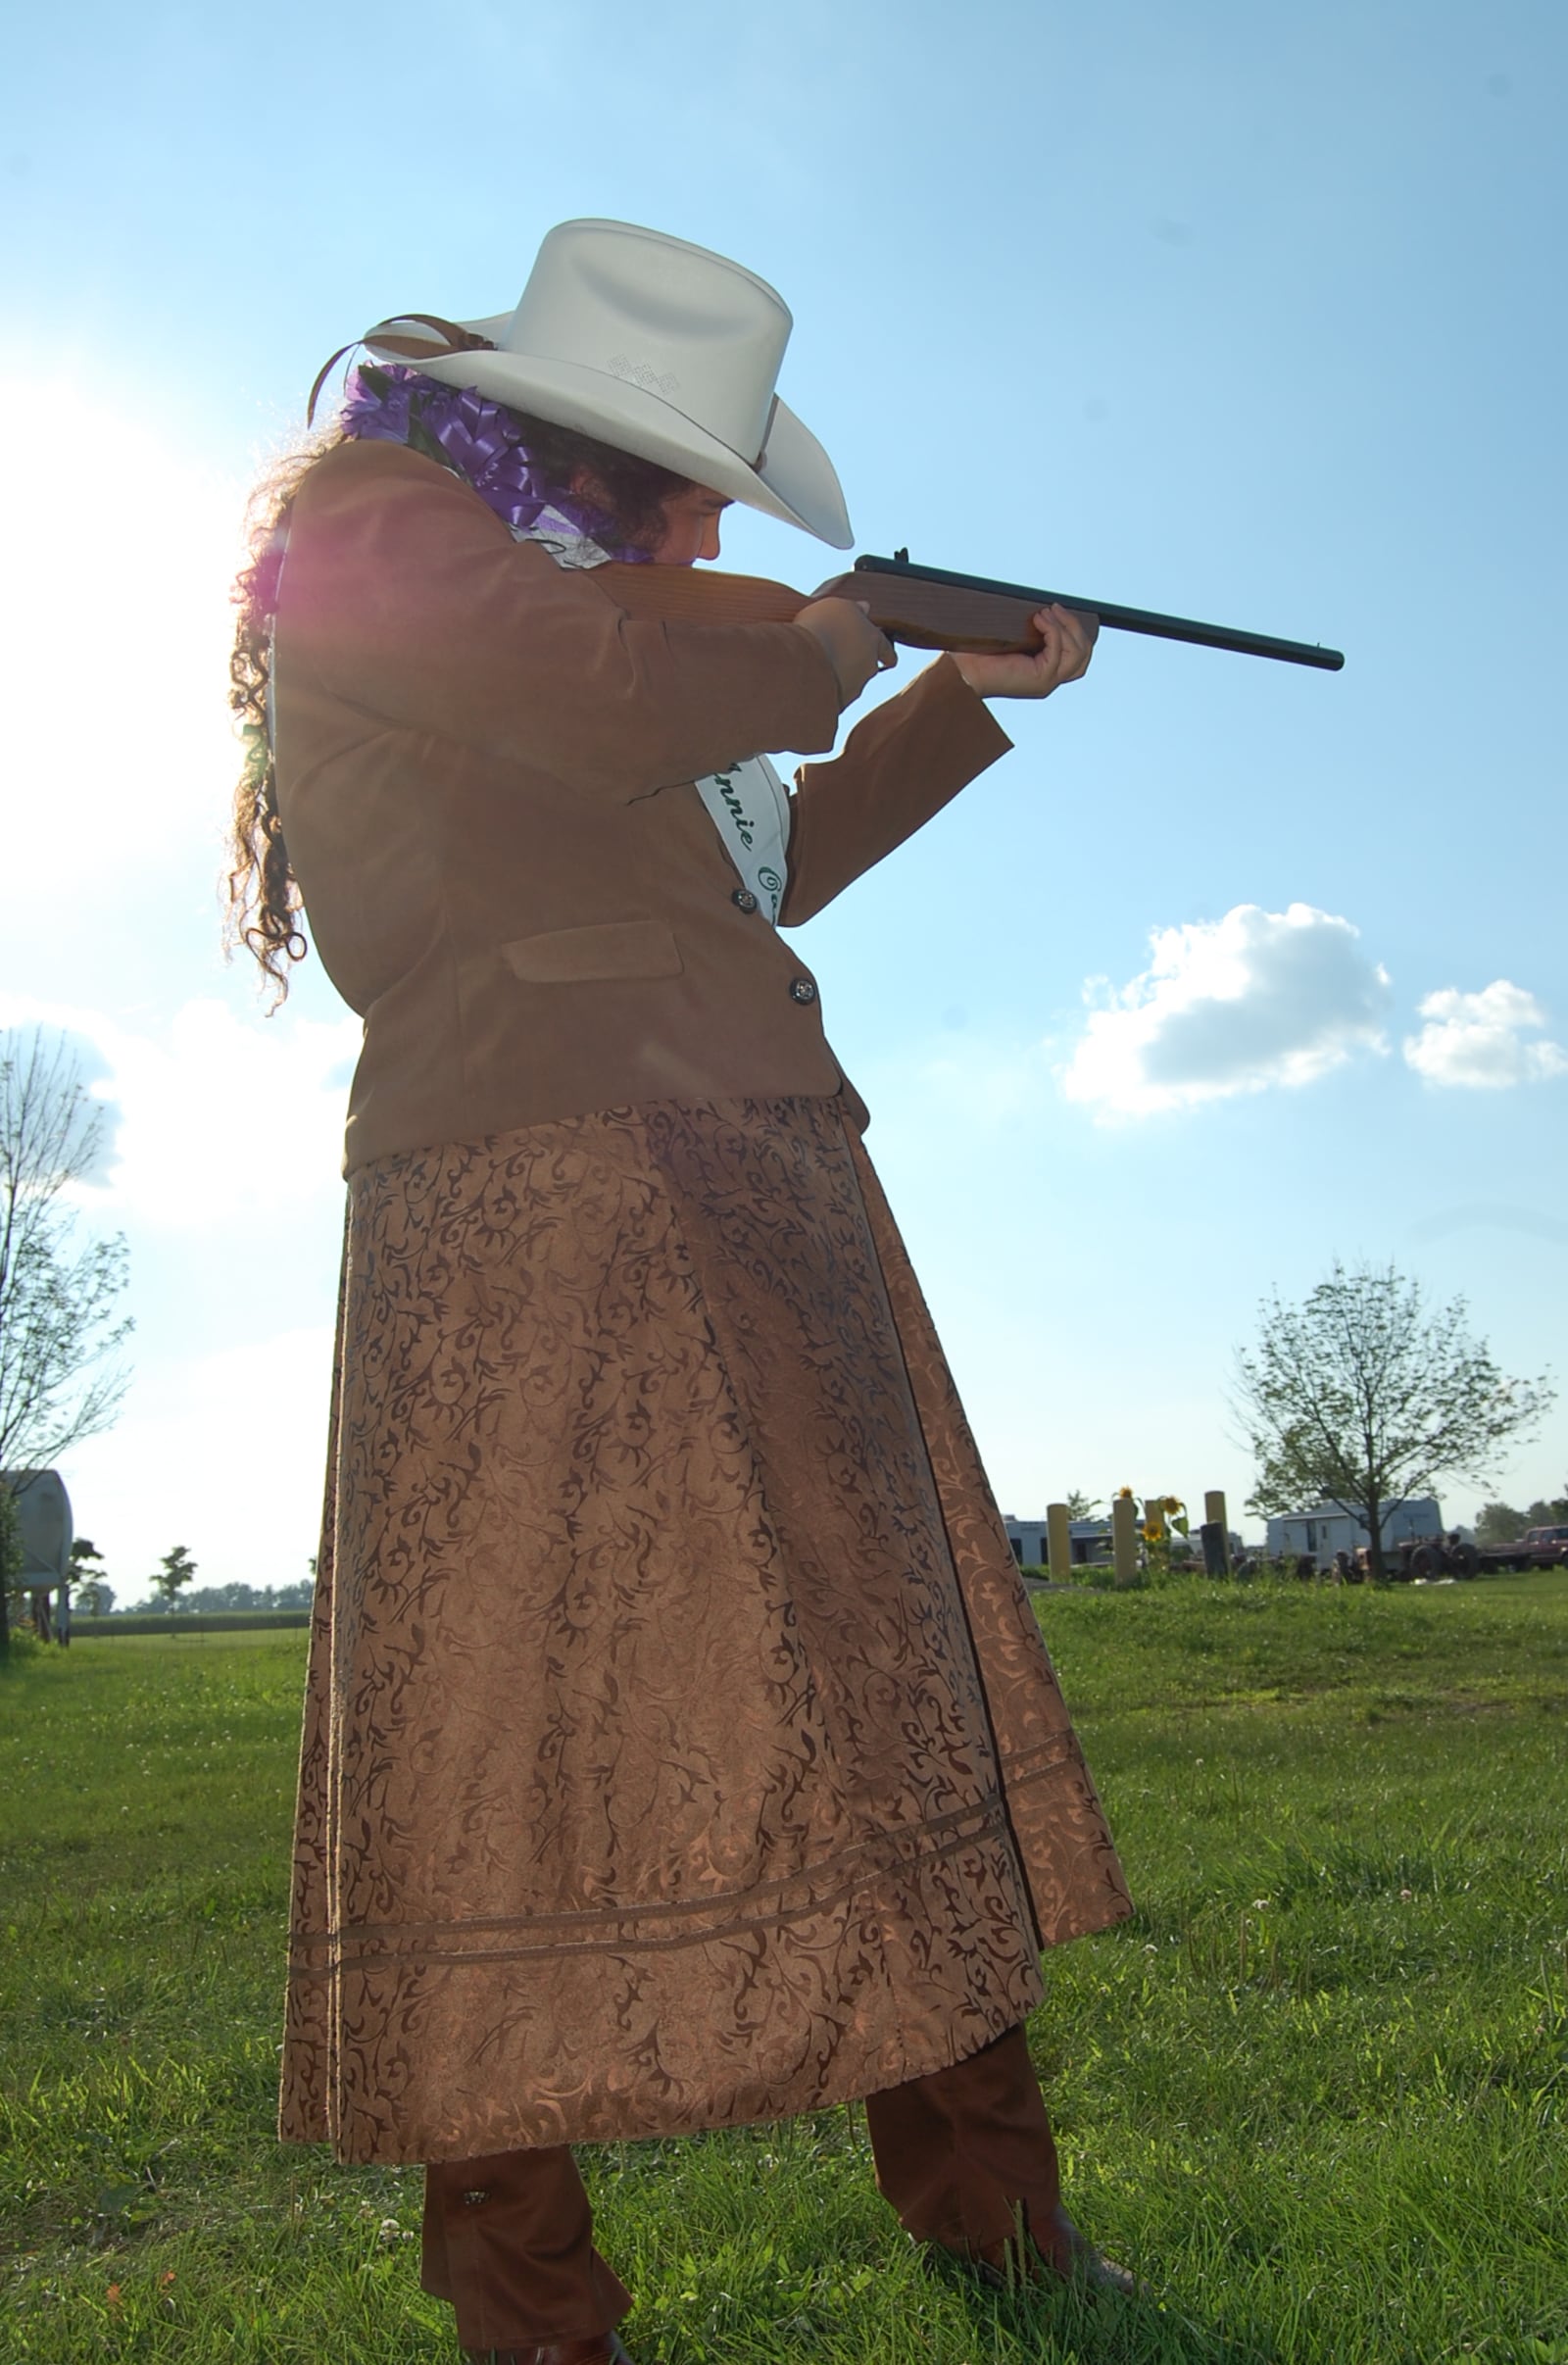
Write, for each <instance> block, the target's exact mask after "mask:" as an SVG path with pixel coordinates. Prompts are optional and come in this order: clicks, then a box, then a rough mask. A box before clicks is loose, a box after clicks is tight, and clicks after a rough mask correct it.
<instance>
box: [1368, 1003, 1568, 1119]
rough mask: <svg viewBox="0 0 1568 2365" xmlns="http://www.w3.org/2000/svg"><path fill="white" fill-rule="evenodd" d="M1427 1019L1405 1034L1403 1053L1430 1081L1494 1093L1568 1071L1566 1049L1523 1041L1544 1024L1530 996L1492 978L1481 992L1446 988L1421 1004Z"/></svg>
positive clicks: (1419, 1072) (1556, 1045)
mask: <svg viewBox="0 0 1568 2365" xmlns="http://www.w3.org/2000/svg"><path fill="white" fill-rule="evenodd" d="M1421 1016H1422V1017H1423V1018H1424V1019H1425V1020H1426V1024H1425V1025H1424V1026H1423V1027H1422V1029H1421V1032H1420V1033H1419V1034H1418V1035H1407V1036H1406V1037H1405V1043H1404V1056H1405V1058H1406V1059H1408V1061H1409V1062H1410V1065H1411V1066H1412V1067H1413V1068H1414V1069H1415V1070H1416V1072H1417V1074H1418V1075H1423V1076H1425V1078H1426V1080H1427V1082H1428V1083H1429V1084H1459V1085H1468V1086H1470V1087H1472V1088H1479V1089H1481V1090H1491V1091H1497V1090H1500V1088H1501V1087H1502V1086H1503V1085H1506V1084H1537V1083H1540V1082H1541V1081H1542V1079H1543V1078H1544V1077H1546V1076H1561V1075H1568V1052H1565V1051H1564V1050H1563V1048H1562V1045H1561V1044H1560V1043H1549V1042H1547V1043H1525V1042H1522V1041H1521V1039H1520V1038H1521V1036H1522V1035H1524V1034H1526V1033H1537V1032H1539V1031H1540V1029H1541V1028H1542V1027H1544V1025H1545V1023H1546V1016H1545V1012H1544V1010H1543V1009H1542V1007H1541V1005H1540V1003H1539V1002H1538V1001H1537V1000H1536V998H1535V996H1534V994H1527V993H1526V992H1525V990H1524V988H1523V986H1518V985H1511V984H1510V983H1509V981H1508V979H1507V978H1506V977H1498V978H1495V980H1494V981H1493V983H1492V984H1491V985H1489V986H1483V988H1482V990H1481V992H1480V993H1479V994H1462V993H1460V991H1459V989H1458V988H1457V986H1451V985H1450V986H1444V987H1442V988H1441V990H1440V991H1439V992H1437V993H1435V994H1428V996H1427V998H1426V1000H1425V1001H1424V1002H1423V1003H1422V1004H1421Z"/></svg>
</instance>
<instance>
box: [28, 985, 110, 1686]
mask: <svg viewBox="0 0 1568 2365" xmlns="http://www.w3.org/2000/svg"><path fill="white" fill-rule="evenodd" d="M103 1123H104V1118H103V1111H102V1109H99V1108H97V1107H96V1106H95V1105H94V1103H93V1102H91V1101H90V1100H89V1099H88V1097H87V1095H86V1093H85V1092H84V1090H83V1089H82V1083H81V1074H80V1070H79V1069H78V1067H77V1065H76V1061H75V1059H74V1057H73V1054H72V1051H71V1049H70V1046H69V1044H67V1043H66V1042H65V1041H64V1040H63V1039H62V1038H60V1037H58V1036H57V1037H55V1038H53V1039H52V1040H51V1039H48V1038H46V1037H45V1036H44V1035H43V1033H42V1032H41V1031H40V1030H39V1029H37V1028H34V1029H33V1030H32V1031H31V1032H30V1034H28V1035H24V1036H18V1035H13V1034H0V1470H4V1471H6V1472H7V1473H9V1474H10V1475H11V1477H12V1479H13V1480H15V1479H18V1478H21V1477H22V1476H24V1475H25V1474H30V1473H31V1472H32V1471H34V1470H39V1469H43V1468H46V1467H47V1466H48V1465H49V1463H51V1462H53V1461H54V1460H56V1459H57V1458H58V1456H59V1455H60V1454H62V1453H65V1452H66V1450H67V1448H68V1447H71V1446H73V1445H75V1444H77V1443H79V1441H80V1440H81V1439H82V1438H84V1437H94V1436H96V1435H97V1434H98V1432H99V1431H100V1430H101V1429H106V1428H107V1427H108V1426H109V1424H110V1423H111V1422H112V1421H113V1420H114V1418H115V1415H116V1414H117V1413H118V1411H119V1410H120V1406H121V1403H122V1400H123V1396H124V1393H125V1386H126V1381H127V1378H128V1374H127V1373H126V1371H125V1370H124V1368H123V1365H122V1364H120V1363H119V1362H118V1361H117V1360H116V1359H115V1358H116V1355H117V1352H118V1350H119V1349H120V1347H121V1346H122V1345H123V1342H124V1340H125V1338H126V1337H127V1335H128V1333H129V1331H130V1327H131V1325H130V1323H129V1322H128V1321H127V1320H117V1318H116V1314H115V1307H116V1304H117V1301H118V1300H119V1297H120V1294H121V1292H122V1290H123V1288H124V1286H125V1243H124V1240H123V1237H122V1236H120V1235H117V1236H116V1237H115V1238H114V1239H112V1240H93V1241H88V1242H86V1243H84V1244H83V1243H78V1241H77V1238H76V1229H77V1221H78V1217H77V1209H76V1207H74V1206H73V1203H72V1198H71V1191H72V1186H73V1184H77V1183H80V1182H82V1181H83V1180H85V1179H86V1178H87V1177H88V1176H89V1175H90V1174H91V1173H92V1170H93V1165H94V1162H95V1160H96V1158H97V1156H98V1152H99V1149H100V1147H101V1144H102V1138H103ZM9 1639H10V1638H9V1629H8V1627H7V1623H6V1609H5V1601H4V1594H3V1591H0V1655H3V1653H4V1652H5V1651H6V1650H7V1648H8V1646H9Z"/></svg>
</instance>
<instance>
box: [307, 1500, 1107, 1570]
mask: <svg viewBox="0 0 1568 2365" xmlns="http://www.w3.org/2000/svg"><path fill="white" fill-rule="evenodd" d="M1094 1515H1095V1505H1094V1503H1092V1502H1091V1501H1090V1499H1089V1497H1088V1496H1087V1495H1083V1494H1080V1493H1079V1491H1078V1489H1077V1488H1076V1487H1074V1488H1073V1491H1072V1493H1071V1494H1070V1495H1069V1496H1068V1497H1067V1516H1068V1518H1069V1519H1092V1518H1093V1517H1094ZM314 1565H315V1563H314V1561H313V1563H312V1566H313V1567H314Z"/></svg>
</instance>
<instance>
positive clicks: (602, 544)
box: [338, 362, 649, 565]
mask: <svg viewBox="0 0 1568 2365" xmlns="http://www.w3.org/2000/svg"><path fill="white" fill-rule="evenodd" d="M338 423H339V424H340V426H341V427H342V429H343V432H344V434H345V435H349V436H353V437H355V438H356V439H358V440H364V441H377V442H381V443H401V444H407V445H408V447H409V448H410V450H412V451H417V452H423V453H424V454H425V456H426V457H427V458H429V459H432V460H439V461H440V462H441V464H442V466H443V467H444V468H450V469H451V470H452V473H453V474H454V475H455V476H460V477H462V479H463V481H464V483H465V484H467V485H469V486H471V487H472V489H473V491H474V492H476V493H477V494H478V496H479V498H480V500H481V501H483V502H484V503H485V505H486V507H487V508H489V509H492V510H494V512H495V514H496V516H497V517H500V518H501V519H502V521H503V522H504V523H505V524H506V525H507V526H509V527H510V528H511V530H512V532H513V533H515V534H517V535H520V536H527V537H530V538H536V539H539V540H545V541H548V539H549V538H550V532H551V529H552V528H560V527H562V526H564V527H565V528H566V529H567V530H568V531H569V532H570V533H572V534H574V535H582V536H584V537H585V538H586V539H587V540H589V541H591V542H593V543H596V544H597V545H598V547H599V548H600V549H601V550H602V551H603V552H604V554H605V556H606V558H607V559H619V560H623V561H627V562H630V563H631V564H633V565H635V564H637V563H639V562H641V561H645V560H646V559H647V558H648V555H649V554H648V552H647V551H645V550H638V549H636V548H634V547H633V546H632V545H630V544H627V543H621V544H615V543H613V542H610V541H607V540H606V539H605V532H606V528H607V526H609V527H610V530H611V531H613V524H612V523H611V521H610V520H609V519H607V518H606V517H605V515H604V513H603V511H601V510H598V509H596V508H595V507H594V506H593V504H592V503H591V502H587V501H584V500H582V499H581V497H580V496H579V495H577V494H575V493H572V492H571V491H569V490H568V489H567V487H565V486H564V485H558V484H552V483H550V481H549V480H548V478H547V477H546V476H545V475H544V473H543V471H542V470H541V469H539V468H535V467H534V465H533V463H532V461H531V460H530V459H529V457H528V453H527V450H526V447H525V446H524V443H523V440H522V422H521V420H520V419H518V417H517V414H516V413H515V411H512V410H509V409H508V407H507V405H506V404H505V403H497V402H491V401H489V400H488V399H487V398H486V397H485V396H484V395H482V394H480V393H478V392H477V391H476V390H475V389H474V388H473V387H472V386H445V385H443V384H442V383H441V382H440V380H439V379H437V378H430V377H424V376H422V375H421V374H420V372H419V371H418V370H410V369H406V368H405V367H404V366H403V365H402V364H401V363H396V362H375V363H362V364H361V365H360V367H359V369H357V370H351V371H350V373H349V378H348V383H347V386H346V388H345V390H344V400H343V407H342V409H341V411H340V412H339V414H338ZM541 518H543V519H544V525H543V527H542V528H541V525H540V520H541Z"/></svg>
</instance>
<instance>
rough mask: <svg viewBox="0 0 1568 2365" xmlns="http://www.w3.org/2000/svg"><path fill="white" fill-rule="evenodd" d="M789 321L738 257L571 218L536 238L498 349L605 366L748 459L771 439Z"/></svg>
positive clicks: (776, 298) (626, 226)
mask: <svg viewBox="0 0 1568 2365" xmlns="http://www.w3.org/2000/svg"><path fill="white" fill-rule="evenodd" d="M792 326H793V322H792V320H791V318H790V313H789V309H788V307H787V306H786V304H785V303H784V300H783V298H782V297H781V296H780V295H779V294H778V293H777V291H776V290H775V289H774V288H771V287H769V286H768V284H767V282H766V280H765V279H759V278H758V277H757V276H756V274H755V273H754V272H752V271H746V270H744V269H743V268H742V266H741V265H739V264H738V263H731V262H729V261H727V260H726V258H725V257H724V256H722V255H715V254H711V253H710V251H709V250H708V248H707V247H702V246H689V245H688V244H687V243H686V241H685V240H684V239H680V238H667V237H664V236H662V234H661V233H660V232H658V231H657V230H645V229H638V228H636V227H634V226H633V225H632V224H631V223H629V222H591V221H590V222H561V223H559V224H558V225H557V227H556V228H555V229H553V230H551V231H550V232H549V233H548V235H547V236H546V238H545V240H544V242H543V244H542V245H541V247H540V249H539V253H538V257H537V259H536V260H535V263H534V267H533V270H532V271H531V272H530V273H529V277H528V284H527V286H526V287H525V288H524V289H523V291H522V294H521V296H520V298H519V299H518V303H517V308H516V310H515V313H514V314H513V316H512V319H511V320H510V321H509V322H508V324H507V326H506V328H505V329H504V331H503V332H502V334H501V337H500V339H499V344H500V348H501V350H502V351H503V352H508V353H515V354H518V355H528V356H530V357H534V358H537V359H541V360H545V361H554V362H566V363H575V364H577V365H578V366H579V367H586V368H588V369H591V370H604V371H605V373H606V374H607V375H608V376H610V377H613V378H618V379H620V380H621V381H622V382H623V383H625V384H626V385H628V386H636V387H639V388H640V389H641V390H642V391H643V392H644V393H645V394H649V395H652V396H654V397H655V398H656V400H658V401H661V402H665V403H668V404H669V406H670V407H671V409H672V410H675V411H678V412H680V413H681V414H682V416H683V417H684V418H686V419H692V420H694V421H695V422H696V424H697V425H699V426H701V427H703V428H706V430H707V431H708V433H709V434H711V435H714V436H716V437H717V438H718V440H719V441H720V442H721V443H724V444H727V445H728V446H729V448H730V450H731V451H732V452H735V453H738V454H739V455H740V457H741V458H742V459H743V460H746V461H748V462H751V461H754V460H755V458H756V456H757V455H758V453H760V450H761V449H762V446H763V444H764V442H765V441H766V437H767V426H768V419H769V415H770V412H771V410H772V404H773V389H774V386H775V385H776V383H777V380H778V372H779V365H780V363H781V362H782V360H783V358H784V348H785V346H786V345H787V344H788V342H789V335H790V329H791V327H792Z"/></svg>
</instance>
